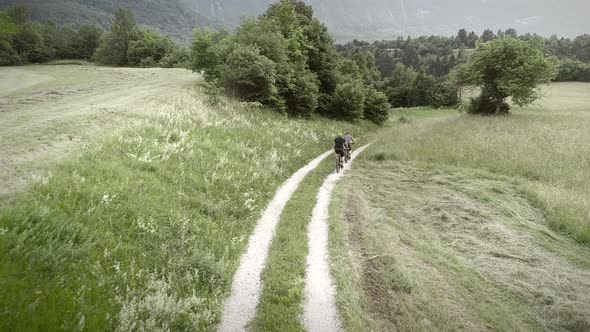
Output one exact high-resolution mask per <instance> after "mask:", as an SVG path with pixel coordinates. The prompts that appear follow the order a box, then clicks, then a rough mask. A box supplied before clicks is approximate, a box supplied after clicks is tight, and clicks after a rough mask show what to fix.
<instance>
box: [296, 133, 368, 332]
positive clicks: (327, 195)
mask: <svg viewBox="0 0 590 332" xmlns="http://www.w3.org/2000/svg"><path fill="white" fill-rule="evenodd" d="M368 146H369V145H368V144H367V145H365V146H363V147H361V148H359V149H358V150H356V151H355V152H353V154H352V159H351V162H352V160H354V159H355V158H356V157H357V156H358V155H359V154H360V153H361V152H363V150H364V149H366V148H367V147H368ZM349 168H350V163H348V165H347V166H346V167H345V168H344V170H343V171H342V172H340V173H333V174H331V175H330V176H328V178H327V179H326V180H325V181H324V183H323V184H322V186H321V188H320V190H319V192H318V196H317V197H318V198H317V203H316V206H315V207H314V209H313V213H312V217H311V222H310V223H309V225H308V227H307V239H308V243H309V253H308V255H307V270H306V273H305V307H304V313H303V323H304V325H305V327H306V329H307V331H309V332H316V331H317V332H329V331H342V324H341V323H340V318H339V316H338V311H337V310H336V299H335V294H336V290H335V289H334V284H333V282H332V278H331V277H330V266H329V263H328V229H329V228H328V218H329V209H330V200H331V196H332V191H333V190H334V187H335V186H336V183H337V182H338V180H340V179H341V178H342V176H343V175H344V174H345V173H346V171H348V169H349Z"/></svg>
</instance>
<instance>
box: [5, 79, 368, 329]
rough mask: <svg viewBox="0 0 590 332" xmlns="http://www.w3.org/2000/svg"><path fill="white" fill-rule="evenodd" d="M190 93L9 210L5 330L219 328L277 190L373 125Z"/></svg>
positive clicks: (91, 149)
mask: <svg viewBox="0 0 590 332" xmlns="http://www.w3.org/2000/svg"><path fill="white" fill-rule="evenodd" d="M202 96H203V93H202V91H200V90H199V89H196V90H187V91H186V93H183V94H181V95H180V96H179V97H178V98H176V100H174V102H173V103H171V104H169V105H168V106H167V107H165V109H162V110H161V111H160V112H158V113H157V114H154V115H153V116H152V117H150V118H149V120H147V121H145V122H144V123H142V124H140V125H137V126H134V127H133V128H129V129H128V130H126V131H123V132H122V134H118V135H117V136H112V137H108V138H106V139H104V140H103V141H102V142H101V143H100V144H95V145H91V146H88V147H87V148H86V151H85V152H84V153H83V154H82V156H81V157H80V158H79V159H76V160H70V161H66V162H63V163H62V164H60V165H58V166H56V167H53V168H52V169H51V172H50V173H49V174H50V175H49V176H47V177H41V178H39V179H38V181H37V183H36V184H34V185H33V186H32V188H31V189H30V190H29V191H28V192H27V193H25V194H23V195H22V197H20V198H19V199H18V200H17V203H16V204H14V205H13V206H11V207H10V208H7V209H5V210H4V211H2V212H1V213H0V330H30V329H33V330H36V329H41V330H82V329H87V330H119V331H129V330H156V329H162V330H213V329H214V328H215V325H216V324H217V323H218V322H219V314H220V308H221V303H222V301H223V299H224V297H225V296H226V295H227V292H228V291H229V287H230V281H231V277H232V275H233V274H234V272H235V269H236V268H237V264H238V260H239V257H240V255H241V253H242V251H243V249H244V247H245V245H246V241H247V238H248V235H249V234H250V232H251V231H252V229H253V227H254V225H255V221H256V220H257V219H258V217H259V216H260V212H261V210H262V209H263V208H264V207H265V205H266V204H267V202H268V201H269V200H270V199H271V197H272V196H273V194H274V192H275V190H276V188H277V187H278V186H279V185H280V184H281V183H282V182H283V181H284V180H285V179H286V178H287V177H288V176H289V175H290V174H292V173H293V172H294V171H296V170H297V169H298V168H300V167H301V166H303V165H305V164H306V163H307V162H308V161H309V160H310V159H312V158H313V157H315V156H317V155H319V154H320V153H321V152H323V151H325V150H327V149H329V148H330V144H331V141H332V139H333V136H334V133H336V132H339V131H342V129H344V128H350V127H354V128H353V129H354V130H357V131H359V130H361V129H362V128H367V129H368V128H369V125H364V124H361V127H362V128H360V127H358V126H352V125H350V124H346V123H341V122H331V121H327V120H321V119H312V120H295V119H289V118H286V117H284V116H281V115H277V114H274V113H272V112H268V111H264V110H261V109H259V108H258V107H257V106H256V105H249V104H241V103H237V102H234V101H230V100H227V99H225V98H222V97H217V98H215V103H214V104H211V103H208V102H207V101H206V100H205V98H203V97H202Z"/></svg>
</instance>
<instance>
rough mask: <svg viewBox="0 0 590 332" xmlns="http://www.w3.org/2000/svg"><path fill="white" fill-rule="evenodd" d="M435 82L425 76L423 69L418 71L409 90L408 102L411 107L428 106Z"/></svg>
mask: <svg viewBox="0 0 590 332" xmlns="http://www.w3.org/2000/svg"><path fill="white" fill-rule="evenodd" d="M435 82H436V80H435V78H434V77H433V76H431V75H428V74H426V71H425V70H424V69H420V70H418V73H417V74H416V76H415V77H414V81H413V82H412V84H411V86H410V90H409V95H408V101H409V102H410V105H411V106H426V105H430V104H431V102H432V100H433V92H434V91H433V87H434V84H435Z"/></svg>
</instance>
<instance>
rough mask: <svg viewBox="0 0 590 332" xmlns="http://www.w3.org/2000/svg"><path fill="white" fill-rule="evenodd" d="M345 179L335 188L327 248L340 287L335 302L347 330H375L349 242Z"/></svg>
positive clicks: (336, 281) (337, 285)
mask: <svg viewBox="0 0 590 332" xmlns="http://www.w3.org/2000/svg"><path fill="white" fill-rule="evenodd" d="M347 188H349V183H348V181H344V182H342V183H340V184H339V185H337V186H336V188H334V193H333V195H332V204H331V205H330V225H329V227H330V236H329V242H328V246H329V247H328V249H329V252H330V259H331V264H330V265H331V273H332V277H333V279H334V283H335V286H336V289H337V292H336V305H337V306H338V310H339V313H340V317H341V318H342V324H343V327H344V329H345V330H346V331H351V332H352V331H359V332H360V331H374V330H375V324H374V322H373V320H372V319H371V315H370V314H369V307H368V301H367V298H366V296H365V293H364V291H363V286H362V280H361V275H360V274H361V273H362V272H361V271H359V270H358V266H356V265H355V264H354V261H355V254H356V253H355V252H354V251H353V249H352V248H351V245H350V243H349V240H350V239H349V234H350V231H349V230H348V227H349V225H348V224H347V223H346V222H345V221H344V204H345V192H346V190H347Z"/></svg>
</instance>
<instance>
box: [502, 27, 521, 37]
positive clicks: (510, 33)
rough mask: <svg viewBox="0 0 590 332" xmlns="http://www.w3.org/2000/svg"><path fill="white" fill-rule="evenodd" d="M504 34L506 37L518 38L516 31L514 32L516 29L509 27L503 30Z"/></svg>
mask: <svg viewBox="0 0 590 332" xmlns="http://www.w3.org/2000/svg"><path fill="white" fill-rule="evenodd" d="M504 36H506V37H508V36H510V37H512V38H518V32H516V29H513V28H510V29H506V31H504Z"/></svg>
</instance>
